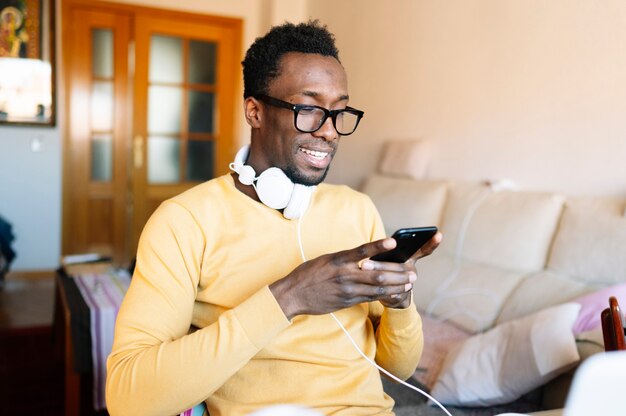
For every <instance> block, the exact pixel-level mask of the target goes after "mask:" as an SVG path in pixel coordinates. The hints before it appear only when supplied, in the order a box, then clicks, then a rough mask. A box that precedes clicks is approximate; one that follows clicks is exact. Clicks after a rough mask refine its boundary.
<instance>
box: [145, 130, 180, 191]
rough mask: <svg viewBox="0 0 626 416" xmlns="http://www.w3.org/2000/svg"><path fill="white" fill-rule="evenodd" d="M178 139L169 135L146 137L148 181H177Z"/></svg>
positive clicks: (178, 169) (178, 166)
mask: <svg viewBox="0 0 626 416" xmlns="http://www.w3.org/2000/svg"><path fill="white" fill-rule="evenodd" d="M179 172H180V141H178V140H177V139H173V138H171V137H158V136H151V137H148V182H149V183H151V184H155V183H178V181H179V178H180V175H179Z"/></svg>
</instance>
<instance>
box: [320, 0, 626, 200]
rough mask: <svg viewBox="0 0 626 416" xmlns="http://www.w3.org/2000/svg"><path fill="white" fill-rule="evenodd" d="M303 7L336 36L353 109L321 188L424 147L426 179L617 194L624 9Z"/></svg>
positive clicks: (564, 1)
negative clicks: (389, 143) (399, 146)
mask: <svg viewBox="0 0 626 416" xmlns="http://www.w3.org/2000/svg"><path fill="white" fill-rule="evenodd" d="M365 4H367V7H366V6H365ZM309 7H310V8H309V13H310V14H311V15H316V16H320V17H321V18H322V19H323V21H325V22H326V23H327V24H328V25H329V27H330V28H331V29H332V30H333V31H334V32H335V33H336V35H337V39H338V43H339V45H340V48H341V50H340V52H341V56H342V61H343V63H344V65H345V67H346V68H347V71H348V76H349V82H350V94H351V97H352V99H351V104H353V105H354V106H356V107H358V108H361V109H363V110H365V112H366V115H365V118H364V120H363V122H362V123H363V124H362V125H361V126H360V127H359V131H357V133H355V136H354V137H352V136H351V137H348V138H345V139H344V140H343V143H342V145H341V147H340V151H339V155H338V157H337V160H336V164H335V166H333V170H332V172H331V174H330V175H329V180H331V181H334V182H348V183H350V184H352V185H358V184H359V183H360V181H361V180H362V179H363V178H364V177H365V176H366V174H367V173H368V172H370V171H371V170H372V169H374V167H375V162H376V157H377V154H376V152H377V151H378V150H379V149H380V146H381V145H382V143H383V142H384V141H385V140H388V139H394V138H424V139H429V140H431V141H432V142H433V145H434V153H435V154H434V158H433V164H432V168H431V171H430V176H431V177H445V178H447V177H452V178H463V179H468V180H481V179H487V178H491V179H497V178H510V179H513V180H514V181H515V182H517V184H518V186H519V187H521V188H524V189H539V190H559V191H563V192H566V193H568V194H590V195H618V196H622V197H626V163H625V160H626V47H625V45H626V2H623V1H621V0H599V1H571V0H551V1H542V0H507V1H501V0H468V1H463V2H445V1H439V0H421V1H416V0H396V1H394V2H393V7H391V3H389V2H377V1H367V2H363V1H361V0H344V1H341V2H337V1H329V0H317V1H314V2H310V3H309ZM350 12H352V14H350ZM347 16H349V17H347ZM347 22H349V24H347Z"/></svg>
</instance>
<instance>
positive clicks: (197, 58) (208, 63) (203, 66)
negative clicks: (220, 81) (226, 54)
mask: <svg viewBox="0 0 626 416" xmlns="http://www.w3.org/2000/svg"><path fill="white" fill-rule="evenodd" d="M216 49H217V44H215V43H213V42H201V41H197V40H192V41H190V42H189V82H190V83H192V84H214V83H215V66H216V62H215V51H216Z"/></svg>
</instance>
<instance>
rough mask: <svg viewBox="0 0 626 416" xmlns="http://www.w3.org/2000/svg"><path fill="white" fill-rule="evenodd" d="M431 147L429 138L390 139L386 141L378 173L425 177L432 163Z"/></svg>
mask: <svg viewBox="0 0 626 416" xmlns="http://www.w3.org/2000/svg"><path fill="white" fill-rule="evenodd" d="M431 147H432V146H431V143H430V142H429V141H428V140H390V141H388V142H387V143H385V147H384V149H383V153H382V157H381V158H380V162H379V165H378V173H380V174H382V175H388V176H400V177H409V178H413V179H423V178H424V177H426V173H427V172H428V167H429V165H430V158H431V153H432V150H431Z"/></svg>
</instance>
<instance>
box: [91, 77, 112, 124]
mask: <svg viewBox="0 0 626 416" xmlns="http://www.w3.org/2000/svg"><path fill="white" fill-rule="evenodd" d="M112 129H113V82H112V81H94V82H93V84H92V85H91V130H92V131H110V130H112Z"/></svg>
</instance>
